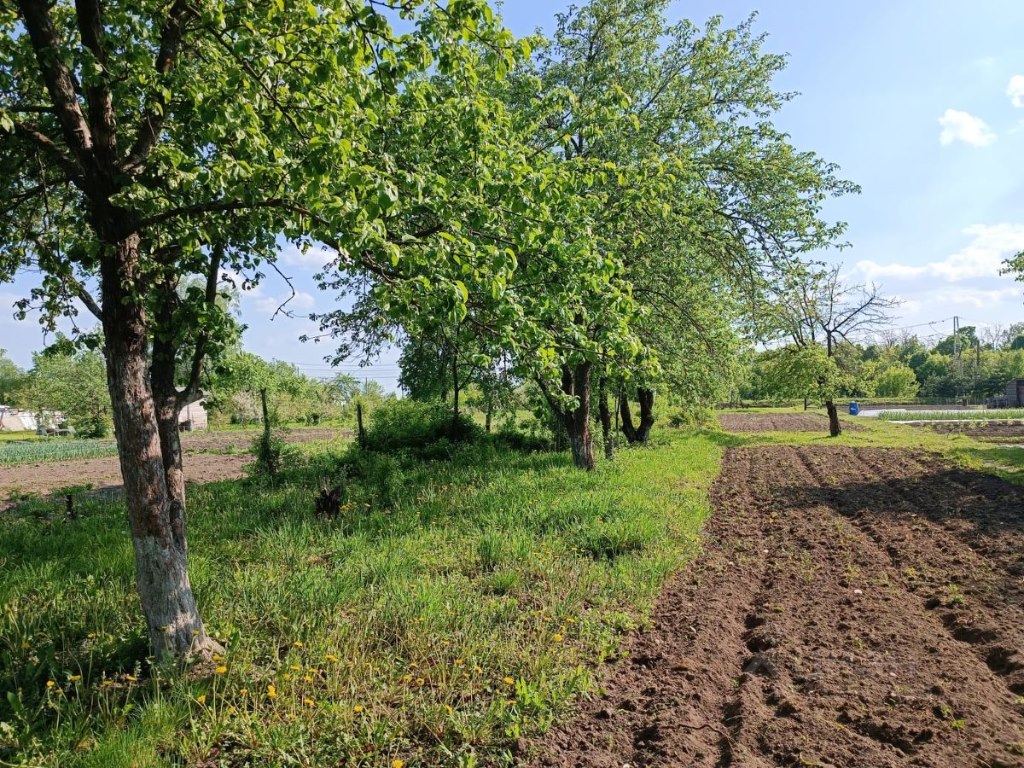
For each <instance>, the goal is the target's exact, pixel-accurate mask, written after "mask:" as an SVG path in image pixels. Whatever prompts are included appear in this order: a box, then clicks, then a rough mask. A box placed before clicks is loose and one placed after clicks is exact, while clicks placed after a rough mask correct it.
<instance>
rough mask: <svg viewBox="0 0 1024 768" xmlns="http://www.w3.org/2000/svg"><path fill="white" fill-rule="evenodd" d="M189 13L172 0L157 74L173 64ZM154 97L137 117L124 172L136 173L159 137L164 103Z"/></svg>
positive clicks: (179, 1) (180, 2)
mask: <svg viewBox="0 0 1024 768" xmlns="http://www.w3.org/2000/svg"><path fill="white" fill-rule="evenodd" d="M190 13H192V11H191V9H190V7H189V4H188V3H187V2H184V0H175V3H174V5H172V6H171V10H170V11H169V12H168V14H167V19H166V20H165V21H164V27H163V30H162V31H161V33H160V50H158V51H157V54H156V63H155V68H156V71H157V74H158V75H166V74H168V73H169V72H170V71H171V70H172V69H173V68H174V62H175V60H176V59H177V57H178V51H179V49H180V48H181V41H182V39H183V38H184V36H185V21H186V20H187V19H188V16H189V14H190ZM155 98H156V100H155V104H158V105H159V108H154V107H152V106H151V107H150V108H149V109H147V110H146V112H145V114H143V115H142V118H141V119H140V120H139V126H138V128H136V130H135V143H134V144H133V145H132V148H131V150H130V151H129V152H128V156H127V157H126V158H125V159H124V162H122V163H121V169H122V170H123V171H124V172H125V173H128V174H136V173H138V172H139V171H140V170H141V169H142V164H143V163H144V162H145V161H146V158H148V157H149V153H150V152H151V151H152V150H153V147H155V146H156V142H157V140H158V139H159V138H160V132H161V131H162V130H163V127H164V120H165V119H166V108H167V105H166V104H165V103H164V98H163V95H162V94H158V95H157V96H156V97H155Z"/></svg>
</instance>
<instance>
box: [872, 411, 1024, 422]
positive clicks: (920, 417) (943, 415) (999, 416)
mask: <svg viewBox="0 0 1024 768" xmlns="http://www.w3.org/2000/svg"><path fill="white" fill-rule="evenodd" d="M878 418H879V419H881V420H882V421H1006V420H1008V419H1024V408H999V409H995V410H992V409H982V410H968V411H943V410H939V409H936V410H934V411H931V410H929V411H925V410H919V411H882V412H881V413H879V414H878Z"/></svg>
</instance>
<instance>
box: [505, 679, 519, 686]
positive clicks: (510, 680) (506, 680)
mask: <svg viewBox="0 0 1024 768" xmlns="http://www.w3.org/2000/svg"><path fill="white" fill-rule="evenodd" d="M515 684H516V681H515V679H513V678H511V677H506V678H505V685H515Z"/></svg>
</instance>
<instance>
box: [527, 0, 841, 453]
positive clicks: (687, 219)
mask: <svg viewBox="0 0 1024 768" xmlns="http://www.w3.org/2000/svg"><path fill="white" fill-rule="evenodd" d="M667 7H668V3H667V2H665V1H663V0H592V2H589V3H586V4H585V5H582V6H580V7H573V8H571V9H570V10H569V11H567V12H566V13H564V14H560V15H559V16H558V17H557V24H556V29H555V32H554V35H553V39H552V41H551V43H550V45H547V46H541V47H539V49H538V51H539V52H538V55H537V56H536V57H535V66H534V67H533V68H532V69H531V70H529V71H527V72H526V73H525V74H526V75H527V76H532V77H536V78H539V79H540V80H541V82H542V83H543V91H544V92H545V93H559V92H568V93H571V94H572V98H570V99H568V100H566V102H565V103H564V105H560V108H559V109H558V110H557V111H555V112H553V113H542V114H543V119H541V120H538V121H537V123H536V126H537V131H536V136H535V139H534V141H535V143H536V144H537V145H538V147H539V148H541V149H550V150H552V151H553V152H554V153H556V155H557V157H559V158H561V159H562V161H563V163H564V164H565V165H567V166H568V167H569V169H570V170H572V171H573V172H575V173H576V174H578V176H579V177H581V178H583V179H586V181H581V182H580V184H579V188H580V189H581V190H584V191H585V194H587V195H588V196H590V197H591V198H593V199H594V200H595V201H596V203H597V204H598V205H599V206H600V211H601V213H600V216H599V217H598V218H597V220H596V222H595V224H594V228H595V229H594V232H595V236H596V237H597V238H598V242H599V244H600V247H601V249H602V250H603V251H606V252H608V253H612V254H616V255H617V257H618V258H619V260H620V262H621V275H620V276H619V277H618V279H619V280H621V281H622V282H625V283H626V284H628V285H629V286H630V295H631V298H632V299H633V300H634V301H635V302H636V303H637V304H638V305H639V306H638V307H637V311H635V312H634V314H633V316H632V317H631V318H630V321H629V322H630V323H631V327H632V328H633V329H635V331H636V332H637V333H638V339H637V340H638V341H639V343H640V346H641V349H643V350H649V351H650V354H649V355H642V356H640V357H639V358H638V357H636V356H632V355H623V354H622V351H621V349H615V348H611V347H609V346H608V345H605V344H603V343H602V338H601V335H602V334H603V333H605V332H606V331H605V329H606V325H605V324H604V323H602V322H601V318H596V319H595V318H592V317H590V316H580V317H579V318H570V320H571V321H572V322H569V323H567V324H565V326H564V328H565V333H566V335H567V336H571V338H572V339H573V342H574V343H576V344H578V340H579V339H581V338H586V339H588V340H589V341H590V343H591V345H592V349H590V350H588V351H587V352H586V353H583V354H579V353H577V354H575V355H570V356H569V357H570V358H572V357H577V358H580V360H579V361H578V362H574V363H573V362H572V360H570V361H567V364H568V363H572V365H574V366H576V367H577V368H583V367H587V366H590V367H594V368H596V369H597V376H598V389H599V392H601V393H605V394H602V395H601V397H602V400H603V398H604V397H605V396H606V393H607V391H608V388H609V384H608V380H610V379H617V380H619V382H620V383H624V384H627V385H628V386H626V387H621V389H622V391H624V392H625V391H633V390H634V389H635V391H636V395H637V399H638V402H639V404H640V423H639V425H638V426H637V427H636V428H635V429H634V428H633V427H632V418H631V415H630V413H629V410H628V399H627V398H623V399H621V400H620V403H619V407H620V411H621V412H622V416H623V425H624V427H625V429H626V432H627V436H628V437H629V438H630V439H631V440H634V439H635V440H636V441H638V442H644V441H645V440H646V438H647V435H648V434H649V432H650V427H651V424H653V404H654V390H655V388H656V387H658V386H668V387H669V388H670V389H672V390H673V391H674V392H677V393H678V395H679V396H680V397H683V398H686V399H688V400H695V401H700V400H704V401H705V402H706V401H708V400H711V399H713V398H714V397H716V396H718V395H719V394H720V393H722V392H723V391H724V390H725V389H726V388H727V387H728V386H729V384H730V383H731V381H732V377H733V375H732V370H733V366H732V361H733V359H734V357H735V350H736V349H737V339H736V330H735V329H736V324H735V321H736V320H737V319H738V318H739V312H740V309H741V302H739V301H738V300H737V299H738V298H739V297H750V296H752V295H754V294H756V293H757V292H758V291H759V290H760V289H761V287H762V286H763V284H764V283H765V282H766V281H768V280H770V279H771V277H772V275H773V274H774V273H775V272H776V271H778V270H780V269H782V270H784V269H786V268H787V267H788V265H789V264H790V262H791V261H792V260H793V259H794V257H795V256H796V255H797V254H799V253H802V252H804V251H808V250H811V249H816V248H821V247H824V246H826V245H828V244H830V243H832V242H833V241H834V240H835V239H836V238H837V237H838V236H839V235H840V234H841V232H842V226H835V225H829V224H827V223H825V222H824V221H823V220H821V219H820V218H819V216H818V210H819V203H820V201H821V200H823V199H824V198H826V197H828V196H830V195H834V194H841V193H844V192H847V191H851V190H852V189H854V188H853V187H852V186H851V185H849V184H847V183H845V182H842V181H840V180H838V179H836V178H835V175H834V170H835V169H834V168H833V166H830V165H828V164H827V163H824V162H823V161H821V160H820V159H819V158H817V157H816V156H814V155H813V154H810V153H802V152H798V151H797V150H796V149H794V147H793V146H792V145H791V144H790V142H789V140H788V137H787V136H786V135H785V134H783V133H782V132H781V131H779V130H778V129H776V128H775V127H774V126H773V125H772V122H771V119H772V116H773V114H774V112H775V111H776V110H778V109H779V108H780V107H781V106H782V104H783V103H784V102H785V101H786V99H787V98H788V97H787V96H786V95H785V94H781V93H779V92H777V91H776V90H775V89H774V88H773V86H772V80H773V78H774V77H775V75H777V74H778V72H779V71H780V70H781V69H782V67H783V65H784V57H782V56H778V55H773V54H769V53H766V52H765V51H764V50H763V48H762V43H763V38H762V37H761V36H759V35H757V34H756V33H755V32H754V31H753V22H752V20H748V21H747V22H745V23H743V24H741V25H740V26H739V27H737V28H735V29H727V28H725V27H724V25H723V24H722V20H721V18H719V17H715V18H712V19H711V20H709V21H708V22H707V23H706V24H705V25H704V26H703V27H698V26H697V25H695V24H693V23H692V22H689V21H682V22H679V23H677V24H670V23H668V22H667V20H666V9H667ZM527 93H528V91H527ZM529 106H530V105H527V107H526V108H529ZM534 111H536V109H535V110H534ZM601 169H608V170H609V171H610V172H609V173H607V174H602V173H600V170H601ZM651 359H656V360H657V361H658V362H659V363H660V365H658V366H654V365H637V364H636V363H637V362H642V361H644V360H651ZM580 374H581V371H580V370H576V369H575V368H574V369H573V370H568V369H567V370H566V371H565V372H564V375H563V380H564V381H565V382H567V383H571V382H582V381H583V380H584V378H585V377H584V376H582V375H580ZM588 391H589V390H588ZM579 408H580V409H582V410H584V411H585V410H587V408H588V404H587V403H585V402H581V403H580V405H579ZM599 410H600V412H601V414H602V422H603V423H604V424H605V425H607V423H608V421H609V419H608V414H609V409H608V407H607V405H605V404H604V403H603V402H601V403H599ZM606 430H607V426H606ZM606 445H609V446H610V443H609V442H608V441H606Z"/></svg>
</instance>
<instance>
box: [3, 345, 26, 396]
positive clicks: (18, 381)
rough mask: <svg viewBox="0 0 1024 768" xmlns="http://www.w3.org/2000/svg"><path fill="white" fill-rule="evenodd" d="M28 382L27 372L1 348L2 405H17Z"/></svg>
mask: <svg viewBox="0 0 1024 768" xmlns="http://www.w3.org/2000/svg"><path fill="white" fill-rule="evenodd" d="M27 382H28V377H27V375H26V373H25V372H24V371H23V370H21V369H20V368H19V367H18V366H17V365H15V364H14V361H13V360H11V359H10V358H9V357H8V356H7V350H6V349H0V405H17V404H18V396H19V393H20V392H21V391H22V389H23V388H24V387H25V385H26V383H27Z"/></svg>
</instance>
